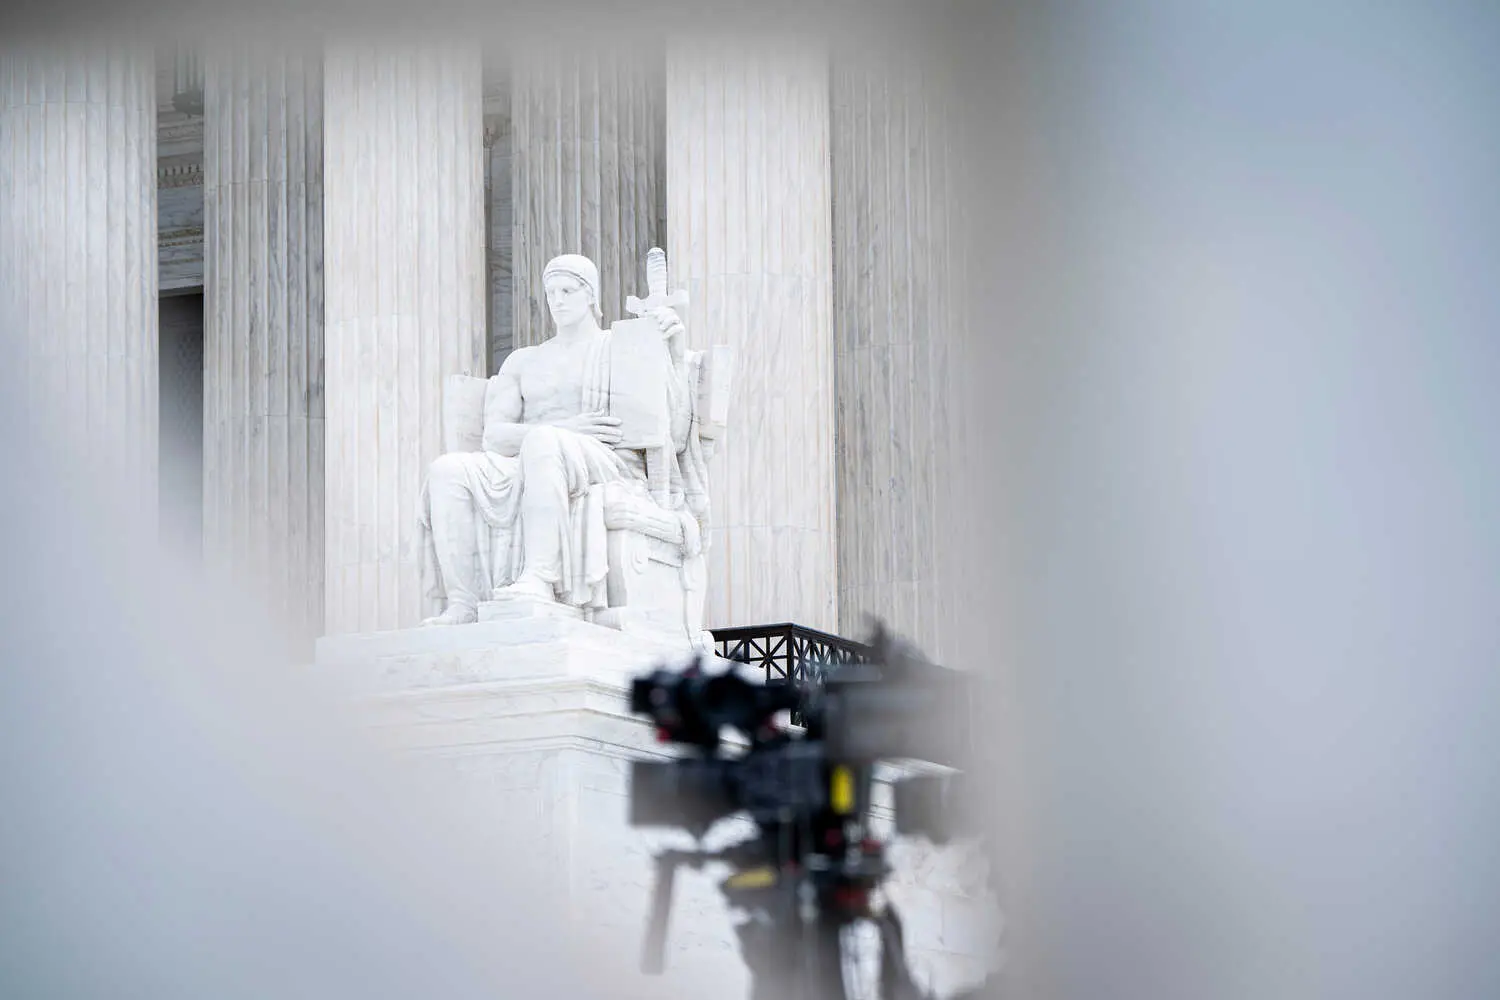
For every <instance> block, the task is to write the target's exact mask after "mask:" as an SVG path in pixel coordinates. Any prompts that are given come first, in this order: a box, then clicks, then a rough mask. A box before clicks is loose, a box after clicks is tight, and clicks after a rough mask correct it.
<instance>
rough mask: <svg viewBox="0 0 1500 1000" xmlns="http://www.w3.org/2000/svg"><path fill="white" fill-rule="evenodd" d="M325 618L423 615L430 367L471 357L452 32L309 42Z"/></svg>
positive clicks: (461, 76)
mask: <svg viewBox="0 0 1500 1000" xmlns="http://www.w3.org/2000/svg"><path fill="white" fill-rule="evenodd" d="M324 115H325V118H324V121H325V123H326V124H325V137H324V215H323V227H324V241H323V248H324V272H323V274H324V303H325V323H326V325H325V329H324V344H325V365H326V368H325V385H326V395H325V401H326V408H325V414H326V416H325V426H326V488H325V496H326V504H327V520H326V529H325V530H326V538H325V544H326V552H327V561H326V579H325V588H326V601H327V603H326V607H327V629H328V631H329V632H330V633H335V634H336V633H341V632H365V631H370V630H373V629H382V628H397V627H401V626H403V625H413V624H415V623H416V622H418V621H419V620H420V619H421V617H422V610H423V608H422V604H423V601H422V589H421V560H422V548H421V539H420V526H419V524H418V520H417V500H418V496H419V493H420V487H421V483H422V478H423V476H424V475H426V472H427V469H428V467H429V466H430V465H431V463H432V461H433V460H434V459H435V458H437V457H438V455H440V454H441V453H442V419H441V406H442V380H443V377H444V376H446V375H451V374H460V373H467V374H473V375H482V374H483V373H484V371H485V364H486V361H485V357H484V350H485V329H484V316H485V303H484V298H485V291H484V181H483V172H482V167H483V162H482V160H483V148H484V147H483V143H484V130H483V121H482V116H483V96H482V93H481V69H480V57H479V53H478V52H477V51H476V50H475V49H474V48H473V47H471V46H468V45H466V44H464V43H461V42H452V43H448V42H446V41H444V42H438V41H423V42H420V43H418V42H413V43H410V44H397V43H392V44H387V45H377V44H373V43H372V44H364V43H354V42H348V43H345V42H342V41H336V42H334V43H331V44H330V46H329V47H328V49H327V50H326V52H325V58H324Z"/></svg>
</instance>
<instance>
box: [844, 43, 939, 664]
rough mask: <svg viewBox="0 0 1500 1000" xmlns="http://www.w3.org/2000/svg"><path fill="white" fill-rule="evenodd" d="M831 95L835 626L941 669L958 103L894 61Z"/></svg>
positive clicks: (923, 64) (933, 66)
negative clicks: (903, 642)
mask: <svg viewBox="0 0 1500 1000" xmlns="http://www.w3.org/2000/svg"><path fill="white" fill-rule="evenodd" d="M832 94H833V108H832V121H833V205H834V212H833V220H834V222H833V236H834V274H835V280H834V297H833V299H834V327H835V333H836V342H837V347H838V354H837V384H838V394H839V407H838V413H839V424H838V430H839V451H838V454H839V462H838V535H839V619H840V626H841V629H842V630H843V632H844V633H845V634H851V633H853V634H857V633H859V632H861V631H863V629H864V627H865V625H864V623H865V621H866V616H867V615H877V616H879V617H880V618H881V619H883V620H884V621H886V622H887V623H888V624H889V625H890V626H891V627H892V628H894V629H895V630H897V631H898V632H900V633H902V634H904V635H906V636H908V637H910V638H912V639H914V640H915V641H917V642H918V643H919V644H920V645H921V646H922V647H923V649H924V650H926V651H927V652H929V653H930V654H931V655H934V656H941V655H942V652H943V651H942V649H941V641H942V637H943V636H945V635H951V634H952V625H953V624H954V623H953V621H951V620H950V618H951V616H950V614H949V613H950V612H951V611H952V610H953V609H955V608H956V607H959V606H960V605H961V603H962V602H958V601H955V600H953V599H952V598H953V593H954V588H955V587H956V586H957V580H956V579H955V573H956V569H955V567H954V566H953V561H952V560H951V559H950V558H949V556H950V555H951V553H952V551H953V547H954V545H955V543H956V542H958V541H959V539H958V538H957V537H955V536H956V534H957V533H958V529H959V528H960V524H959V519H958V515H959V513H960V512H961V510H963V509H966V505H964V504H960V503H958V502H956V499H958V498H955V496H954V494H955V491H959V489H960V488H959V486H958V482H959V478H960V477H959V473H960V472H961V468H962V465H963V455H962V451H961V448H960V446H959V443H958V433H959V429H960V426H961V421H960V420H959V419H958V414H959V412H960V411H961V409H962V404H963V402H964V401H963V399H962V398H961V394H962V390H961V389H960V387H959V386H960V379H959V377H958V376H959V372H958V367H957V359H958V357H959V345H961V343H962V340H963V337H962V330H961V329H960V327H961V325H962V319H961V314H962V309H961V296H963V295H964V294H966V291H965V289H964V286H963V281H962V276H961V274H960V269H961V261H960V260H958V259H957V254H956V245H955V233H956V230H957V226H958V221H957V219H956V218H955V213H956V211H957V206H955V204H954V177H953V171H954V170H955V169H956V164H955V163H954V157H953V143H954V141H955V138H954V135H953V133H952V126H951V121H952V92H951V89H950V86H949V83H948V80H947V78H946V76H945V75H944V74H943V72H942V67H941V63H940V61H939V58H938V57H937V56H936V55H935V54H934V53H931V52H930V51H924V50H921V49H916V50H913V49H911V48H904V49H901V50H892V51H882V52H873V51H849V52H847V53H844V54H842V55H841V57H840V58H838V59H837V60H836V61H835V63H834V71H833V89H832Z"/></svg>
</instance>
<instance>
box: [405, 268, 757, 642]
mask: <svg viewBox="0 0 1500 1000" xmlns="http://www.w3.org/2000/svg"><path fill="white" fill-rule="evenodd" d="M665 269H666V264H665V256H664V255H663V254H662V253H661V251H660V250H657V249H653V250H652V251H651V255H650V256H649V257H648V260H647V274H648V288H649V291H650V294H649V295H648V297H647V298H646V299H645V300H644V301H642V300H640V299H636V298H634V297H631V299H630V300H629V301H628V303H627V305H628V308H629V311H631V312H634V313H635V314H636V316H637V318H635V319H629V320H623V321H621V322H619V323H616V324H614V325H613V326H612V327H611V328H610V329H609V330H605V329H602V328H601V327H600V325H599V320H600V317H601V311H600V307H599V288H600V284H599V272H598V269H597V268H596V266H595V265H594V263H593V262H592V261H591V260H589V259H588V258H587V257H584V256H581V255H579V254H564V255H562V256H559V257H556V258H554V259H553V260H552V261H551V262H550V263H548V265H547V267H546V269H545V271H544V272H543V277H542V281H543V287H544V290H545V292H546V296H547V306H548V309H549V311H550V313H551V316H552V320H553V323H554V324H555V327H556V332H555V334H554V336H553V337H552V338H551V339H549V340H547V341H545V342H544V343H542V344H538V345H536V346H533V347H523V348H520V349H518V350H516V351H514V352H512V353H511V354H510V356H509V357H508V358H506V360H505V363H504V364H503V365H502V366H501V368H500V371H499V372H498V373H497V374H495V375H494V376H492V377H491V378H489V379H488V380H485V381H484V383H483V390H482V406H481V405H480V404H479V402H478V400H479V398H480V394H479V392H478V389H479V383H480V380H475V379H467V380H465V379H464V378H463V377H457V378H458V380H459V383H460V385H459V387H458V389H457V390H455V389H452V388H450V389H449V390H448V391H449V392H452V391H459V390H461V389H462V383H463V382H465V381H467V382H468V383H470V388H469V391H470V392H471V393H473V399H474V401H475V402H474V404H473V405H472V406H471V407H470V410H469V414H468V415H467V416H464V415H463V407H461V406H454V407H449V408H447V412H445V423H453V422H458V423H466V424H467V425H468V426H467V427H466V428H465V427H458V428H454V427H446V428H445V430H446V431H448V432H449V434H448V440H449V441H450V442H454V441H464V440H466V441H467V442H468V443H467V444H459V445H455V444H451V443H450V444H449V445H447V447H449V449H450V450H449V451H448V452H447V453H446V454H444V455H442V456H441V457H440V458H438V459H437V461H436V462H434V463H433V465H432V467H431V470H430V472H429V475H428V479H427V481H426V483H425V484H424V485H423V490H422V497H421V502H420V510H421V523H422V528H423V541H424V549H425V552H424V555H425V558H424V567H423V570H424V577H425V579H424V586H425V589H426V592H427V596H428V597H429V598H431V599H433V600H435V601H437V602H439V603H440V604H441V605H442V606H443V610H442V611H441V612H440V613H439V614H437V615H435V616H434V617H431V618H428V619H426V620H425V621H424V622H423V624H424V625H460V624H464V623H468V622H473V621H476V620H477V619H478V606H479V604H480V603H481V602H482V601H486V600H495V601H531V602H541V603H547V604H557V605H562V606H564V607H567V608H572V609H576V610H577V611H578V612H579V613H580V614H582V615H584V616H585V617H587V618H588V619H589V620H594V621H599V622H601V623H602V624H608V625H613V626H615V627H618V628H626V627H631V626H632V624H645V625H648V626H649V627H650V628H651V629H653V630H656V631H671V632H674V633H675V634H677V635H687V636H688V638H689V639H690V640H692V641H694V642H695V643H701V641H702V640H701V638H700V636H699V632H700V630H701V627H702V626H701V621H700V619H701V615H702V597H703V594H702V589H703V583H704V575H705V570H704V565H703V544H704V539H705V538H706V533H705V529H706V528H707V525H708V516H709V505H708V481H707V461H708V458H709V457H710V455H711V453H712V450H713V444H714V440H715V438H716V437H717V436H718V432H719V430H720V429H721V428H722V425H723V419H724V410H725V405H726V403H725V396H726V393H727V383H726V377H727V373H726V369H727V368H728V367H729V365H730V364H731V362H732V359H731V358H730V356H729V355H728V353H727V351H726V350H725V349H722V348H717V349H715V350H714V351H712V352H707V353H705V352H699V351H689V350H687V349H686V345H685V333H686V331H685V329H684V326H683V322H682V319H681V317H680V316H679V315H678V314H677V312H676V310H675V309H674V308H673V307H674V305H681V304H683V303H684V302H685V301H686V297H685V295H684V293H682V292H677V293H675V294H673V295H668V294H667V293H666V287H665V285H666V270H665ZM451 382H453V380H452V379H450V383H451Z"/></svg>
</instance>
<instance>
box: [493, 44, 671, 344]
mask: <svg viewBox="0 0 1500 1000" xmlns="http://www.w3.org/2000/svg"><path fill="white" fill-rule="evenodd" d="M512 73H513V75H512V78H511V129H512V132H511V137H510V138H511V143H512V146H511V170H512V187H511V191H512V198H513V200H514V206H515V215H514V223H513V225H514V239H513V240H512V244H511V246H512V248H513V253H514V257H513V267H514V289H515V300H514V301H515V332H514V341H513V343H514V346H516V347H525V346H527V345H530V344H539V343H541V342H542V341H544V340H546V339H547V338H548V337H550V336H552V333H553V331H552V320H551V317H550V316H549V315H548V313H547V301H546V296H545V295H544V294H543V290H542V271H543V269H544V268H545V267H546V265H547V261H548V260H550V259H551V258H553V257H555V256H556V255H558V254H560V253H581V254H584V255H585V256H587V257H589V258H590V259H592V260H593V261H594V262H595V263H596V264H598V265H599V279H600V283H601V285H602V286H603V287H601V288H600V299H601V301H600V306H601V308H602V310H603V312H604V320H603V323H604V325H605V326H606V327H607V326H608V325H609V324H610V323H611V322H614V321H615V320H617V319H620V318H622V317H623V316H624V315H625V312H624V310H625V297H626V296H627V295H641V296H644V295H645V294H646V291H645V287H644V285H645V267H644V263H645V259H646V251H648V250H650V249H651V248H652V247H653V246H660V245H661V244H662V241H663V239H664V237H663V229H664V227H665V209H664V188H665V170H664V166H663V164H662V157H663V143H662V132H663V128H664V122H663V113H662V94H661V87H662V79H661V65H660V61H659V56H658V57H657V58H656V59H649V58H647V57H646V56H645V55H642V54H640V53H636V52H629V53H627V54H623V55H622V54H620V53H618V52H614V51H609V50H600V51H595V50H593V49H590V48H585V49H583V50H581V51H568V52H565V51H559V50H556V49H554V48H552V47H549V46H540V47H537V48H534V49H531V50H528V51H527V52H525V53H522V54H520V55H518V56H517V58H516V60H515V64H514V67H513V71H512Z"/></svg>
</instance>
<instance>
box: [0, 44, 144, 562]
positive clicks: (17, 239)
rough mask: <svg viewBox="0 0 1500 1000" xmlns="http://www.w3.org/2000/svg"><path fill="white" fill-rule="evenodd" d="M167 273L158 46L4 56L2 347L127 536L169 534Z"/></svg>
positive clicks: (64, 48) (52, 432)
mask: <svg viewBox="0 0 1500 1000" xmlns="http://www.w3.org/2000/svg"><path fill="white" fill-rule="evenodd" d="M156 269H157V260H156V80H155V56H154V53H153V52H152V49H151V47H150V45H149V44H142V43H138V42H133V41H127V40H123V39H122V40H116V41H112V42H108V43H98V44H94V43H90V42H70V43H67V44H65V45H55V46H54V45H47V44H44V43H36V44H34V45H32V46H30V47H23V44H22V43H19V42H17V41H7V42H4V43H0V320H3V322H4V324H5V327H6V330H5V336H6V339H7V340H8V341H9V343H8V344H7V345H6V346H7V348H8V349H9V350H10V351H12V352H14V353H13V355H12V357H13V358H14V363H15V364H17V365H18V366H20V368H21V370H20V371H19V372H17V373H16V374H17V375H18V376H19V378H18V384H20V385H22V386H24V387H25V388H26V391H27V393H28V395H29V399H28V403H29V404H30V406H29V412H30V413H31V414H32V418H33V419H34V420H35V421H36V422H37V428H36V432H37V433H40V434H41V435H43V437H44V439H46V440H48V441H49V443H51V444H53V445H54V446H59V447H67V448H71V449H82V450H83V451H84V453H85V454H86V456H87V462H88V463H89V464H88V471H87V472H86V473H85V474H84V475H83V476H82V477H81V485H83V486H86V487H87V488H89V489H91V490H102V491H103V493H101V494H100V499H101V500H103V501H105V502H106V503H107V505H108V509H109V510H108V516H109V517H110V519H111V522H112V523H113V524H116V525H118V526H119V530H122V531H126V532H131V531H138V530H145V531H150V532H153V533H154V532H155V530H156V527H157V494H158V484H157V461H158V437H157V434H158V422H159V414H158V387H157V382H158V370H157V298H156V296H157V272H156ZM79 468H81V466H79ZM122 537H123V536H122Z"/></svg>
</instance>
